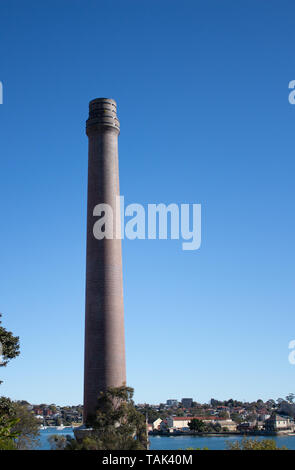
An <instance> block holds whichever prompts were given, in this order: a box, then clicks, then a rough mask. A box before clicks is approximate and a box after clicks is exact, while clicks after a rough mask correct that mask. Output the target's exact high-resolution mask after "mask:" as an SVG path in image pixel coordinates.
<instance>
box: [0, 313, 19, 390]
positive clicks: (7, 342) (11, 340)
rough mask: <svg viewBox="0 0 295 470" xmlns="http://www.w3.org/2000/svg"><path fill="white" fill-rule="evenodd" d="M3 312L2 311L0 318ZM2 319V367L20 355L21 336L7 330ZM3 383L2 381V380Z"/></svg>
mask: <svg viewBox="0 0 295 470" xmlns="http://www.w3.org/2000/svg"><path fill="white" fill-rule="evenodd" d="M1 317H2V314H1V313H0V318H1ZM1 324H2V322H1V320H0V356H2V357H0V367H5V366H6V365H7V364H8V362H9V361H10V360H11V359H13V358H15V357H16V356H18V355H19V353H20V352H19V337H18V336H13V334H12V333H11V331H7V330H6V329H5V328H4V327H3V326H1ZM0 383H1V382H0Z"/></svg>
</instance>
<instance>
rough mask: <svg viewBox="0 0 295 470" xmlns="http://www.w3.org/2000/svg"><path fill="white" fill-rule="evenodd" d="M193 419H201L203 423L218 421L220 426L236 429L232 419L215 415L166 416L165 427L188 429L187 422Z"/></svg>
mask: <svg viewBox="0 0 295 470" xmlns="http://www.w3.org/2000/svg"><path fill="white" fill-rule="evenodd" d="M193 419H198V420H200V421H203V423H206V424H208V423H212V424H217V423H219V424H220V426H221V428H227V430H228V431H236V429H237V424H236V423H235V422H234V421H233V420H232V419H224V418H219V417H217V416H206V417H203V416H189V417H187V416H168V417H167V418H166V420H165V421H166V423H167V428H170V429H175V430H186V429H189V425H188V423H189V422H190V421H192V420H193Z"/></svg>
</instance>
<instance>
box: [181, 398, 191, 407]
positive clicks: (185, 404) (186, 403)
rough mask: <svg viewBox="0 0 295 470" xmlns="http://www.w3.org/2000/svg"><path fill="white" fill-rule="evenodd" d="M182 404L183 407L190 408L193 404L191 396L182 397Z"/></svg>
mask: <svg viewBox="0 0 295 470" xmlns="http://www.w3.org/2000/svg"><path fill="white" fill-rule="evenodd" d="M181 403H182V406H183V407H184V408H191V407H192V404H193V399H192V398H183V399H182V400H181Z"/></svg>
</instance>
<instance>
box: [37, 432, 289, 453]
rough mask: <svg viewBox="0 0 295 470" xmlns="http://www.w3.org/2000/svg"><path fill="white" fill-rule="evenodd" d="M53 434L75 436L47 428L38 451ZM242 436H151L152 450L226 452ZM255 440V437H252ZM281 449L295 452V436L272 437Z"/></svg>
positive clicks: (45, 447) (45, 448)
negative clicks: (228, 446) (283, 447)
mask: <svg viewBox="0 0 295 470" xmlns="http://www.w3.org/2000/svg"><path fill="white" fill-rule="evenodd" d="M53 434H59V435H63V436H66V435H70V436H73V430H72V428H65V429H62V430H58V429H56V428H47V429H44V430H41V431H40V445H39V447H37V448H36V449H38V450H49V449H50V445H49V442H48V438H49V437H50V436H51V435H53ZM242 438H243V437H242V436H240V435H238V436H233V435H231V436H210V437H209V436H171V437H169V436H149V439H150V449H151V450H180V449H182V450H185V449H187V448H194V449H197V448H201V449H203V448H204V447H206V448H208V449H210V450H226V448H227V443H230V442H234V441H241V440H242ZM252 438H253V436H252ZM257 439H259V440H261V439H267V437H264V436H258V437H257ZM272 439H274V440H275V441H276V443H277V445H278V446H279V447H282V446H286V447H287V448H288V449H290V450H295V435H294V436H272Z"/></svg>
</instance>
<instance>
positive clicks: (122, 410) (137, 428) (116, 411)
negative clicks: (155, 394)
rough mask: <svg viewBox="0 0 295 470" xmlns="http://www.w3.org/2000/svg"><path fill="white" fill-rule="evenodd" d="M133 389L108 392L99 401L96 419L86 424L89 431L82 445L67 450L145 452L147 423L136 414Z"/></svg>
mask: <svg viewBox="0 0 295 470" xmlns="http://www.w3.org/2000/svg"><path fill="white" fill-rule="evenodd" d="M133 392H134V391H133V389H132V388H130V387H126V386H122V387H116V388H108V389H107V390H106V392H102V393H101V394H100V397H99V399H98V403H97V405H98V406H97V411H96V415H95V416H93V417H92V419H90V420H89V422H88V423H87V424H88V425H89V426H90V427H91V429H92V431H89V436H88V437H86V438H84V439H83V441H82V442H81V443H75V442H74V441H72V442H71V443H70V444H69V445H68V447H67V448H71V449H73V448H74V449H86V450H144V449H146V448H147V429H146V419H145V416H144V415H143V414H141V413H140V412H139V411H137V410H136V408H135V406H134V402H133V400H132V397H133Z"/></svg>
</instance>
